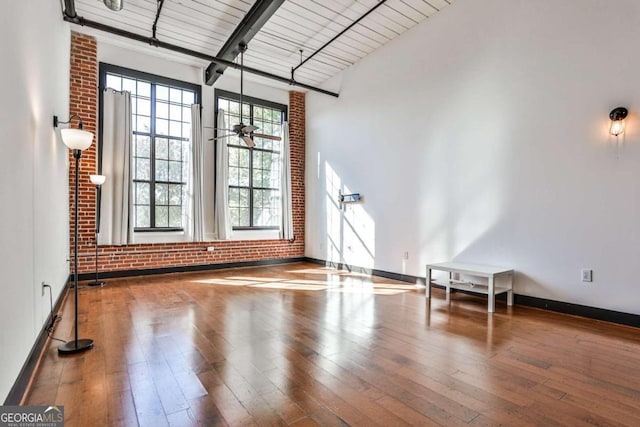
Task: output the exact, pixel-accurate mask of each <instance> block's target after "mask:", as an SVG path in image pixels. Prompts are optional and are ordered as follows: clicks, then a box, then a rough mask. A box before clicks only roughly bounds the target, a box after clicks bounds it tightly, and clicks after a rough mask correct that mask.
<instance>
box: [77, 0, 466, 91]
mask: <svg viewBox="0 0 640 427" xmlns="http://www.w3.org/2000/svg"><path fill="white" fill-rule="evenodd" d="M453 1H454V0H388V1H386V2H385V3H384V4H383V5H381V6H380V7H378V8H376V10H375V11H373V12H372V13H370V14H369V15H368V16H366V17H365V18H364V19H362V21H360V22H359V23H358V24H356V25H354V26H353V27H352V28H351V29H349V30H348V31H346V32H345V33H344V34H343V35H342V36H340V37H339V38H337V39H336V40H335V41H333V42H332V43H331V44H329V45H328V46H327V47H326V48H324V49H323V50H322V51H321V52H319V53H318V54H317V55H315V56H314V57H313V58H312V59H311V60H310V61H308V62H307V63H306V64H304V65H303V66H302V67H300V68H299V69H298V70H297V71H296V73H295V78H296V80H298V81H300V82H303V83H307V84H313V85H318V84H321V83H323V82H324V81H326V80H328V79H329V78H331V77H333V76H335V75H336V74H338V73H339V72H340V71H342V70H344V69H345V68H347V67H349V66H351V65H352V64H354V63H356V62H357V61H359V60H360V59H362V58H363V57H365V56H366V55H368V54H369V53H371V52H373V51H374V50H376V49H377V48H379V47H381V46H383V45H384V44H386V43H387V42H389V41H390V40H392V39H394V38H395V37H397V36H398V35H400V34H402V33H404V32H405V31H407V30H408V29H410V28H412V27H413V26H414V25H416V24H418V23H420V22H422V21H424V20H425V19H427V18H429V17H431V16H433V15H434V14H435V13H437V12H438V11H440V10H442V9H443V8H444V7H446V6H447V5H449V4H451V3H453ZM253 3H254V2H251V1H243V0H213V1H212V0H165V2H164V4H163V8H162V11H161V14H160V18H159V20H158V23H157V32H156V37H157V38H158V39H159V40H162V41H164V42H167V43H171V44H175V45H177V46H181V47H184V48H187V49H191V50H194V51H198V52H202V53H205V54H208V55H216V53H217V52H218V51H219V50H220V48H221V47H222V46H223V45H224V43H225V41H226V40H227V39H228V38H229V36H230V35H231V34H232V33H233V30H234V29H235V28H236V26H237V25H238V23H239V22H240V21H241V20H242V19H243V17H244V16H245V15H246V13H247V11H248V10H249V9H250V8H251V6H252V4H253ZM377 3H378V1H376V0H356V1H354V0H287V1H285V2H284V4H283V5H282V6H280V8H279V9H278V10H277V11H276V12H275V14H274V15H273V16H272V17H271V18H270V19H269V21H268V22H267V23H266V24H265V25H264V26H263V27H262V28H261V30H260V31H259V32H258V33H257V34H256V36H255V37H254V38H253V39H252V40H251V42H250V43H249V49H248V51H247V52H246V54H245V59H244V62H245V65H246V66H248V67H252V68H257V69H260V70H263V71H266V72H269V73H272V74H277V75H280V76H283V77H289V76H290V75H291V69H292V68H293V67H296V66H297V65H298V64H300V62H301V58H302V59H303V60H304V59H306V58H307V57H308V56H310V55H311V54H312V53H313V52H315V51H316V50H317V49H319V48H320V47H322V46H323V45H324V44H325V43H326V42H328V41H329V40H331V39H332V38H333V37H335V36H336V35H337V34H339V33H340V32H341V31H343V30H344V29H345V28H347V27H348V26H349V25H351V24H352V23H353V22H354V21H356V20H357V19H358V18H360V17H361V16H362V15H364V14H365V13H367V12H368V11H369V10H370V9H371V8H373V7H374V6H376V4H377ZM75 4H76V11H77V13H78V15H79V16H81V17H84V18H86V19H89V20H92V21H97V22H100V23H103V24H106V25H109V26H112V27H116V28H119V29H122V30H126V31H130V32H133V33H136V34H139V35H144V36H147V37H150V36H151V35H152V26H153V23H154V19H155V16H156V11H157V4H158V3H157V1H156V0H125V1H124V8H123V9H122V10H121V11H119V12H114V11H111V10H109V9H108V8H107V7H105V5H104V4H103V2H102V0H76V2H75ZM114 37H116V36H114ZM301 50H302V53H301V52H300V51H301Z"/></svg>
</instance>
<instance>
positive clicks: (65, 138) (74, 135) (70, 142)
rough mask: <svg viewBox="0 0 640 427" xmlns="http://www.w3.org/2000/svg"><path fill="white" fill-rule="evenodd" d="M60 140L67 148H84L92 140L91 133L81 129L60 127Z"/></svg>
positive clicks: (89, 144)
mask: <svg viewBox="0 0 640 427" xmlns="http://www.w3.org/2000/svg"><path fill="white" fill-rule="evenodd" d="M60 135H61V136H62V142H64V145H66V146H67V148H68V149H69V150H80V151H83V150H86V149H87V148H89V147H90V146H91V142H93V134H92V133H91V132H87V131H86V130H81V129H61V130H60Z"/></svg>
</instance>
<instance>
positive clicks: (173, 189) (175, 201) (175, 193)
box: [169, 184, 182, 206]
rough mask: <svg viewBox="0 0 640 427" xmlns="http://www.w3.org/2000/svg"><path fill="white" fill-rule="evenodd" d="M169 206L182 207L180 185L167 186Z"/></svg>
mask: <svg viewBox="0 0 640 427" xmlns="http://www.w3.org/2000/svg"><path fill="white" fill-rule="evenodd" d="M169 204H170V205H173V206H180V205H182V185H181V184H169Z"/></svg>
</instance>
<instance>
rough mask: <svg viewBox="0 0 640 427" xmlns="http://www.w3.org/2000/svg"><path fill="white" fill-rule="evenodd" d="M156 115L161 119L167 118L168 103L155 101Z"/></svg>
mask: <svg viewBox="0 0 640 427" xmlns="http://www.w3.org/2000/svg"><path fill="white" fill-rule="evenodd" d="M156 117H159V118H161V119H168V118H169V104H167V103H166V102H161V101H157V102H156Z"/></svg>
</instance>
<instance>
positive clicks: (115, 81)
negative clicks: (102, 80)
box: [107, 74, 122, 90]
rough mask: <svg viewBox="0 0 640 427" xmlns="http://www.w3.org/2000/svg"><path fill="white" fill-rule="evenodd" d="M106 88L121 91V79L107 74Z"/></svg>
mask: <svg viewBox="0 0 640 427" xmlns="http://www.w3.org/2000/svg"><path fill="white" fill-rule="evenodd" d="M107 87H110V88H111V89H115V90H122V77H120V76H114V75H113V74H107Z"/></svg>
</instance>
